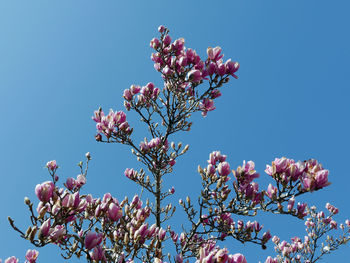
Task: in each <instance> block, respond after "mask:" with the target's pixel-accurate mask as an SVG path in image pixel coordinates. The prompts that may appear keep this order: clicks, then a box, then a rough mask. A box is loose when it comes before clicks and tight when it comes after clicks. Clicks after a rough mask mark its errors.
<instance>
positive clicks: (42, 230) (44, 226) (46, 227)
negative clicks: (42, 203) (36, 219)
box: [39, 218, 51, 237]
mask: <svg viewBox="0 0 350 263" xmlns="http://www.w3.org/2000/svg"><path fill="white" fill-rule="evenodd" d="M50 227H51V219H50V218H49V219H47V220H46V221H45V222H44V223H43V224H42V225H41V227H40V229H39V233H40V235H41V236H43V237H46V236H48V235H49V231H50Z"/></svg>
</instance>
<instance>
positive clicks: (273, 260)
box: [265, 257, 278, 263]
mask: <svg viewBox="0 0 350 263" xmlns="http://www.w3.org/2000/svg"><path fill="white" fill-rule="evenodd" d="M265 263H278V260H277V259H276V258H272V257H268V258H267V259H266V260H265Z"/></svg>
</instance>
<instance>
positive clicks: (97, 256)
mask: <svg viewBox="0 0 350 263" xmlns="http://www.w3.org/2000/svg"><path fill="white" fill-rule="evenodd" d="M89 254H90V257H91V259H92V260H93V261H94V262H106V256H105V251H104V249H103V248H102V247H101V246H97V247H95V248H94V249H93V251H91V252H90V253H89Z"/></svg>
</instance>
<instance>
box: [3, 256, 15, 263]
mask: <svg viewBox="0 0 350 263" xmlns="http://www.w3.org/2000/svg"><path fill="white" fill-rule="evenodd" d="M5 263H18V258H16V257H10V258H7V259H6V260H5Z"/></svg>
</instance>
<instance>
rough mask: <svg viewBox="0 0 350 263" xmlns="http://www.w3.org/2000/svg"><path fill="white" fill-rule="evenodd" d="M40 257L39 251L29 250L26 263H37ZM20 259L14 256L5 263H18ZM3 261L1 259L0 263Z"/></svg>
mask: <svg viewBox="0 0 350 263" xmlns="http://www.w3.org/2000/svg"><path fill="white" fill-rule="evenodd" d="M38 256H39V251H37V250H35V249H28V250H27V252H26V255H25V258H26V261H25V262H24V263H35V262H36V260H37V258H38ZM18 261H19V259H18V258H16V257H14V256H12V257H9V258H7V259H5V261H4V262H5V263H18ZM1 262H2V260H1V259H0V263H1Z"/></svg>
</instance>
